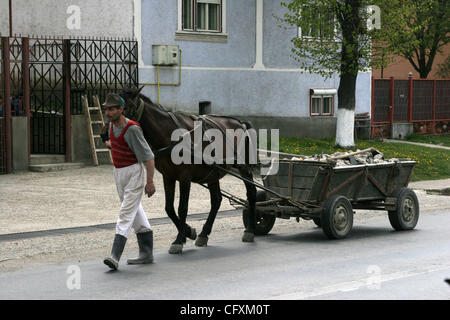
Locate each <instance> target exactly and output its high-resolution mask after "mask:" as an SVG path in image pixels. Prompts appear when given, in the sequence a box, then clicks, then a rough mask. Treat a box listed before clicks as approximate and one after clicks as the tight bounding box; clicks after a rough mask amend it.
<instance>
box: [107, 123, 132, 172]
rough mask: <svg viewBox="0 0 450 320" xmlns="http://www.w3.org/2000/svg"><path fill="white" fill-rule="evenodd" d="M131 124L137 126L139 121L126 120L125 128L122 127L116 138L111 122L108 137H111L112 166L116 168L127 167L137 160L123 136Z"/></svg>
mask: <svg viewBox="0 0 450 320" xmlns="http://www.w3.org/2000/svg"><path fill="white" fill-rule="evenodd" d="M132 125H136V126H139V123H137V122H134V121H132V120H128V123H127V125H126V126H125V128H123V130H122V132H121V133H120V136H119V137H118V138H116V137H114V133H113V124H112V123H111V129H110V130H109V138H110V139H111V154H112V160H113V163H114V167H116V168H123V167H128V166H131V165H132V164H135V163H137V162H138V161H137V158H136V155H135V154H134V152H133V151H132V150H131V149H130V147H129V146H128V144H127V142H126V141H125V138H124V136H125V133H126V132H127V130H128V128H129V127H130V126H132ZM139 127H140V126H139Z"/></svg>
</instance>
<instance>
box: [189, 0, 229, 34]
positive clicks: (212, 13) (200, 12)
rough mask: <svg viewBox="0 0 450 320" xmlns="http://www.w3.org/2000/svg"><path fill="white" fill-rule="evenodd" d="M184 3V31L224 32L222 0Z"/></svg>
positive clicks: (191, 0) (194, 0) (190, 0)
mask: <svg viewBox="0 0 450 320" xmlns="http://www.w3.org/2000/svg"><path fill="white" fill-rule="evenodd" d="M182 1H183V4H182V30H186V31H198V32H202V31H207V32H222V25H221V20H222V1H221V0H182Z"/></svg>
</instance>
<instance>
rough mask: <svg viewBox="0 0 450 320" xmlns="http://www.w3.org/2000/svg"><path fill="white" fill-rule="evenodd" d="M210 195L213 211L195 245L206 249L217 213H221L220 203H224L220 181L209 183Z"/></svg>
mask: <svg viewBox="0 0 450 320" xmlns="http://www.w3.org/2000/svg"><path fill="white" fill-rule="evenodd" d="M208 188H209V194H210V196H211V211H210V212H209V214H208V219H207V220H206V222H205V224H204V225H203V229H202V232H200V234H199V235H198V238H197V241H195V245H196V246H198V247H206V245H207V244H208V236H209V235H210V233H211V230H212V227H213V224H214V220H215V219H216V215H217V211H219V208H220V203H221V202H222V194H221V193H220V184H219V181H216V182H213V183H208Z"/></svg>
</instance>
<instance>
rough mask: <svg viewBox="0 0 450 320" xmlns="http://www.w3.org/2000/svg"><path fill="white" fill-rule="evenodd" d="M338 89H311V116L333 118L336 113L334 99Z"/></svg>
mask: <svg viewBox="0 0 450 320" xmlns="http://www.w3.org/2000/svg"><path fill="white" fill-rule="evenodd" d="M336 92H337V91H336V89H311V90H310V114H311V116H332V115H333V113H334V97H335V95H336Z"/></svg>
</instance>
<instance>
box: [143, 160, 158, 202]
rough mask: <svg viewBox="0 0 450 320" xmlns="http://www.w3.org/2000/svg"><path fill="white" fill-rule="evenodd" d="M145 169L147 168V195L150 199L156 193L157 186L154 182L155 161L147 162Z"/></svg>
mask: <svg viewBox="0 0 450 320" xmlns="http://www.w3.org/2000/svg"><path fill="white" fill-rule="evenodd" d="M145 167H146V168H147V184H146V186H145V194H147V195H148V197H149V198H150V197H151V196H152V195H153V194H154V193H155V191H156V188H155V184H154V182H153V175H154V173H155V159H154V158H153V159H151V160H147V161H145Z"/></svg>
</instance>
